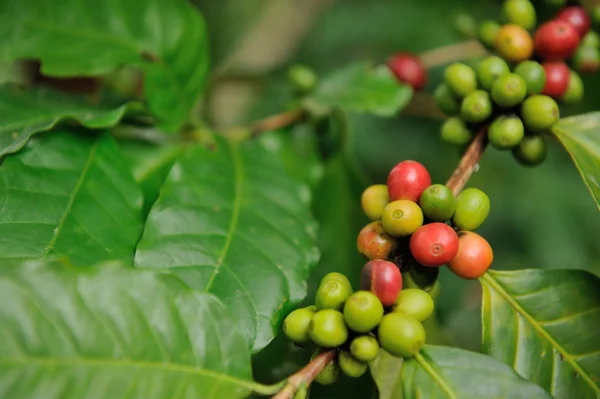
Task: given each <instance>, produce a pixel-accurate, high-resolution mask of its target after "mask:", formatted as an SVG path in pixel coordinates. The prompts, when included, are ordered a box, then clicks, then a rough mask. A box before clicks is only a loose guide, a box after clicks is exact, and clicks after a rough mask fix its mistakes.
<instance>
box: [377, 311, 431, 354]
mask: <svg viewBox="0 0 600 399" xmlns="http://www.w3.org/2000/svg"><path fill="white" fill-rule="evenodd" d="M377 336H378V338H379V343H380V344H381V347H382V348H383V349H384V350H385V351H386V352H388V353H389V354H390V355H392V356H396V357H412V356H414V355H416V354H417V353H418V352H419V351H420V350H421V348H422V347H423V345H425V329H424V328H423V325H422V324H421V322H419V321H418V320H417V319H415V318H414V317H412V316H409V315H407V314H404V313H388V314H386V315H385V316H383V320H381V323H380V324H379V328H378V330H377Z"/></svg>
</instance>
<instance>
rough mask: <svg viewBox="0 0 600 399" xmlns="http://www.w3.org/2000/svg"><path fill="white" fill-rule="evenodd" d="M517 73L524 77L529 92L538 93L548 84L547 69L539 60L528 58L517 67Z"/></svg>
mask: <svg viewBox="0 0 600 399" xmlns="http://www.w3.org/2000/svg"><path fill="white" fill-rule="evenodd" d="M515 73H516V74H517V75H519V76H520V77H522V78H523V80H524V81H525V84H526V85H527V93H529V94H538V93H541V92H542V90H544V86H545V85H546V71H545V70H544V67H543V66H542V64H540V63H539V62H535V61H531V60H527V61H523V62H520V63H519V64H518V65H517V66H516V67H515Z"/></svg>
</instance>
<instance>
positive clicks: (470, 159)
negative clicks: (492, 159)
mask: <svg viewBox="0 0 600 399" xmlns="http://www.w3.org/2000/svg"><path fill="white" fill-rule="evenodd" d="M486 133H487V126H486V127H484V128H483V129H481V130H480V131H479V132H478V133H477V135H476V136H475V139H474V140H473V142H471V144H470V145H469V148H467V151H466V152H465V153H464V155H463V157H462V158H461V159H460V163H459V164H458V166H457V167H456V169H454V172H453V173H452V176H450V179H448V182H447V183H446V186H448V188H450V190H452V193H453V194H454V195H455V196H456V195H458V193H460V192H461V190H462V189H463V187H464V186H465V184H467V182H468V181H469V178H470V177H471V175H472V174H473V170H474V169H475V166H476V165H477V162H479V160H480V159H481V156H482V155H483V152H484V151H485V147H486V145H487V136H486Z"/></svg>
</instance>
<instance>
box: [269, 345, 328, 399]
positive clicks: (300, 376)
mask: <svg viewBox="0 0 600 399" xmlns="http://www.w3.org/2000/svg"><path fill="white" fill-rule="evenodd" d="M334 357H335V350H333V349H332V350H328V351H324V352H322V353H320V354H318V355H317V356H315V358H314V359H313V360H311V362H310V363H308V364H307V365H306V366H305V367H304V368H303V369H302V370H300V371H298V372H297V373H295V374H293V375H292V376H290V377H289V378H288V381H287V384H286V385H285V387H284V388H283V389H282V390H281V391H279V393H278V394H277V395H275V396H273V397H272V398H271V399H292V398H293V397H294V394H295V393H296V391H297V390H298V387H300V386H301V385H302V384H305V385H306V387H308V386H310V384H311V383H312V382H313V380H314V379H315V378H316V377H317V375H319V373H320V372H321V370H323V369H324V368H325V366H327V364H328V363H329V362H330V361H332V360H333V359H334Z"/></svg>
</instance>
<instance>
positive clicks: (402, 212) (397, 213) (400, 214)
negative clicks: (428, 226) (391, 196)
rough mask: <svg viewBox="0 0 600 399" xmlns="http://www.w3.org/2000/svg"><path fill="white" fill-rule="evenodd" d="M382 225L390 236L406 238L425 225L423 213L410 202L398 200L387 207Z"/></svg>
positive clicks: (417, 206) (382, 216)
mask: <svg viewBox="0 0 600 399" xmlns="http://www.w3.org/2000/svg"><path fill="white" fill-rule="evenodd" d="M381 224H382V225H383V228H384V229H385V231H387V232H388V234H390V235H392V236H394V237H406V236H409V235H411V234H412V233H414V232H415V230H417V229H418V228H419V227H421V226H422V225H423V211H421V208H420V207H419V205H417V204H416V203H414V202H412V201H410V200H398V201H393V202H390V203H389V204H387V205H386V207H385V209H384V210H383V214H382V215H381Z"/></svg>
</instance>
